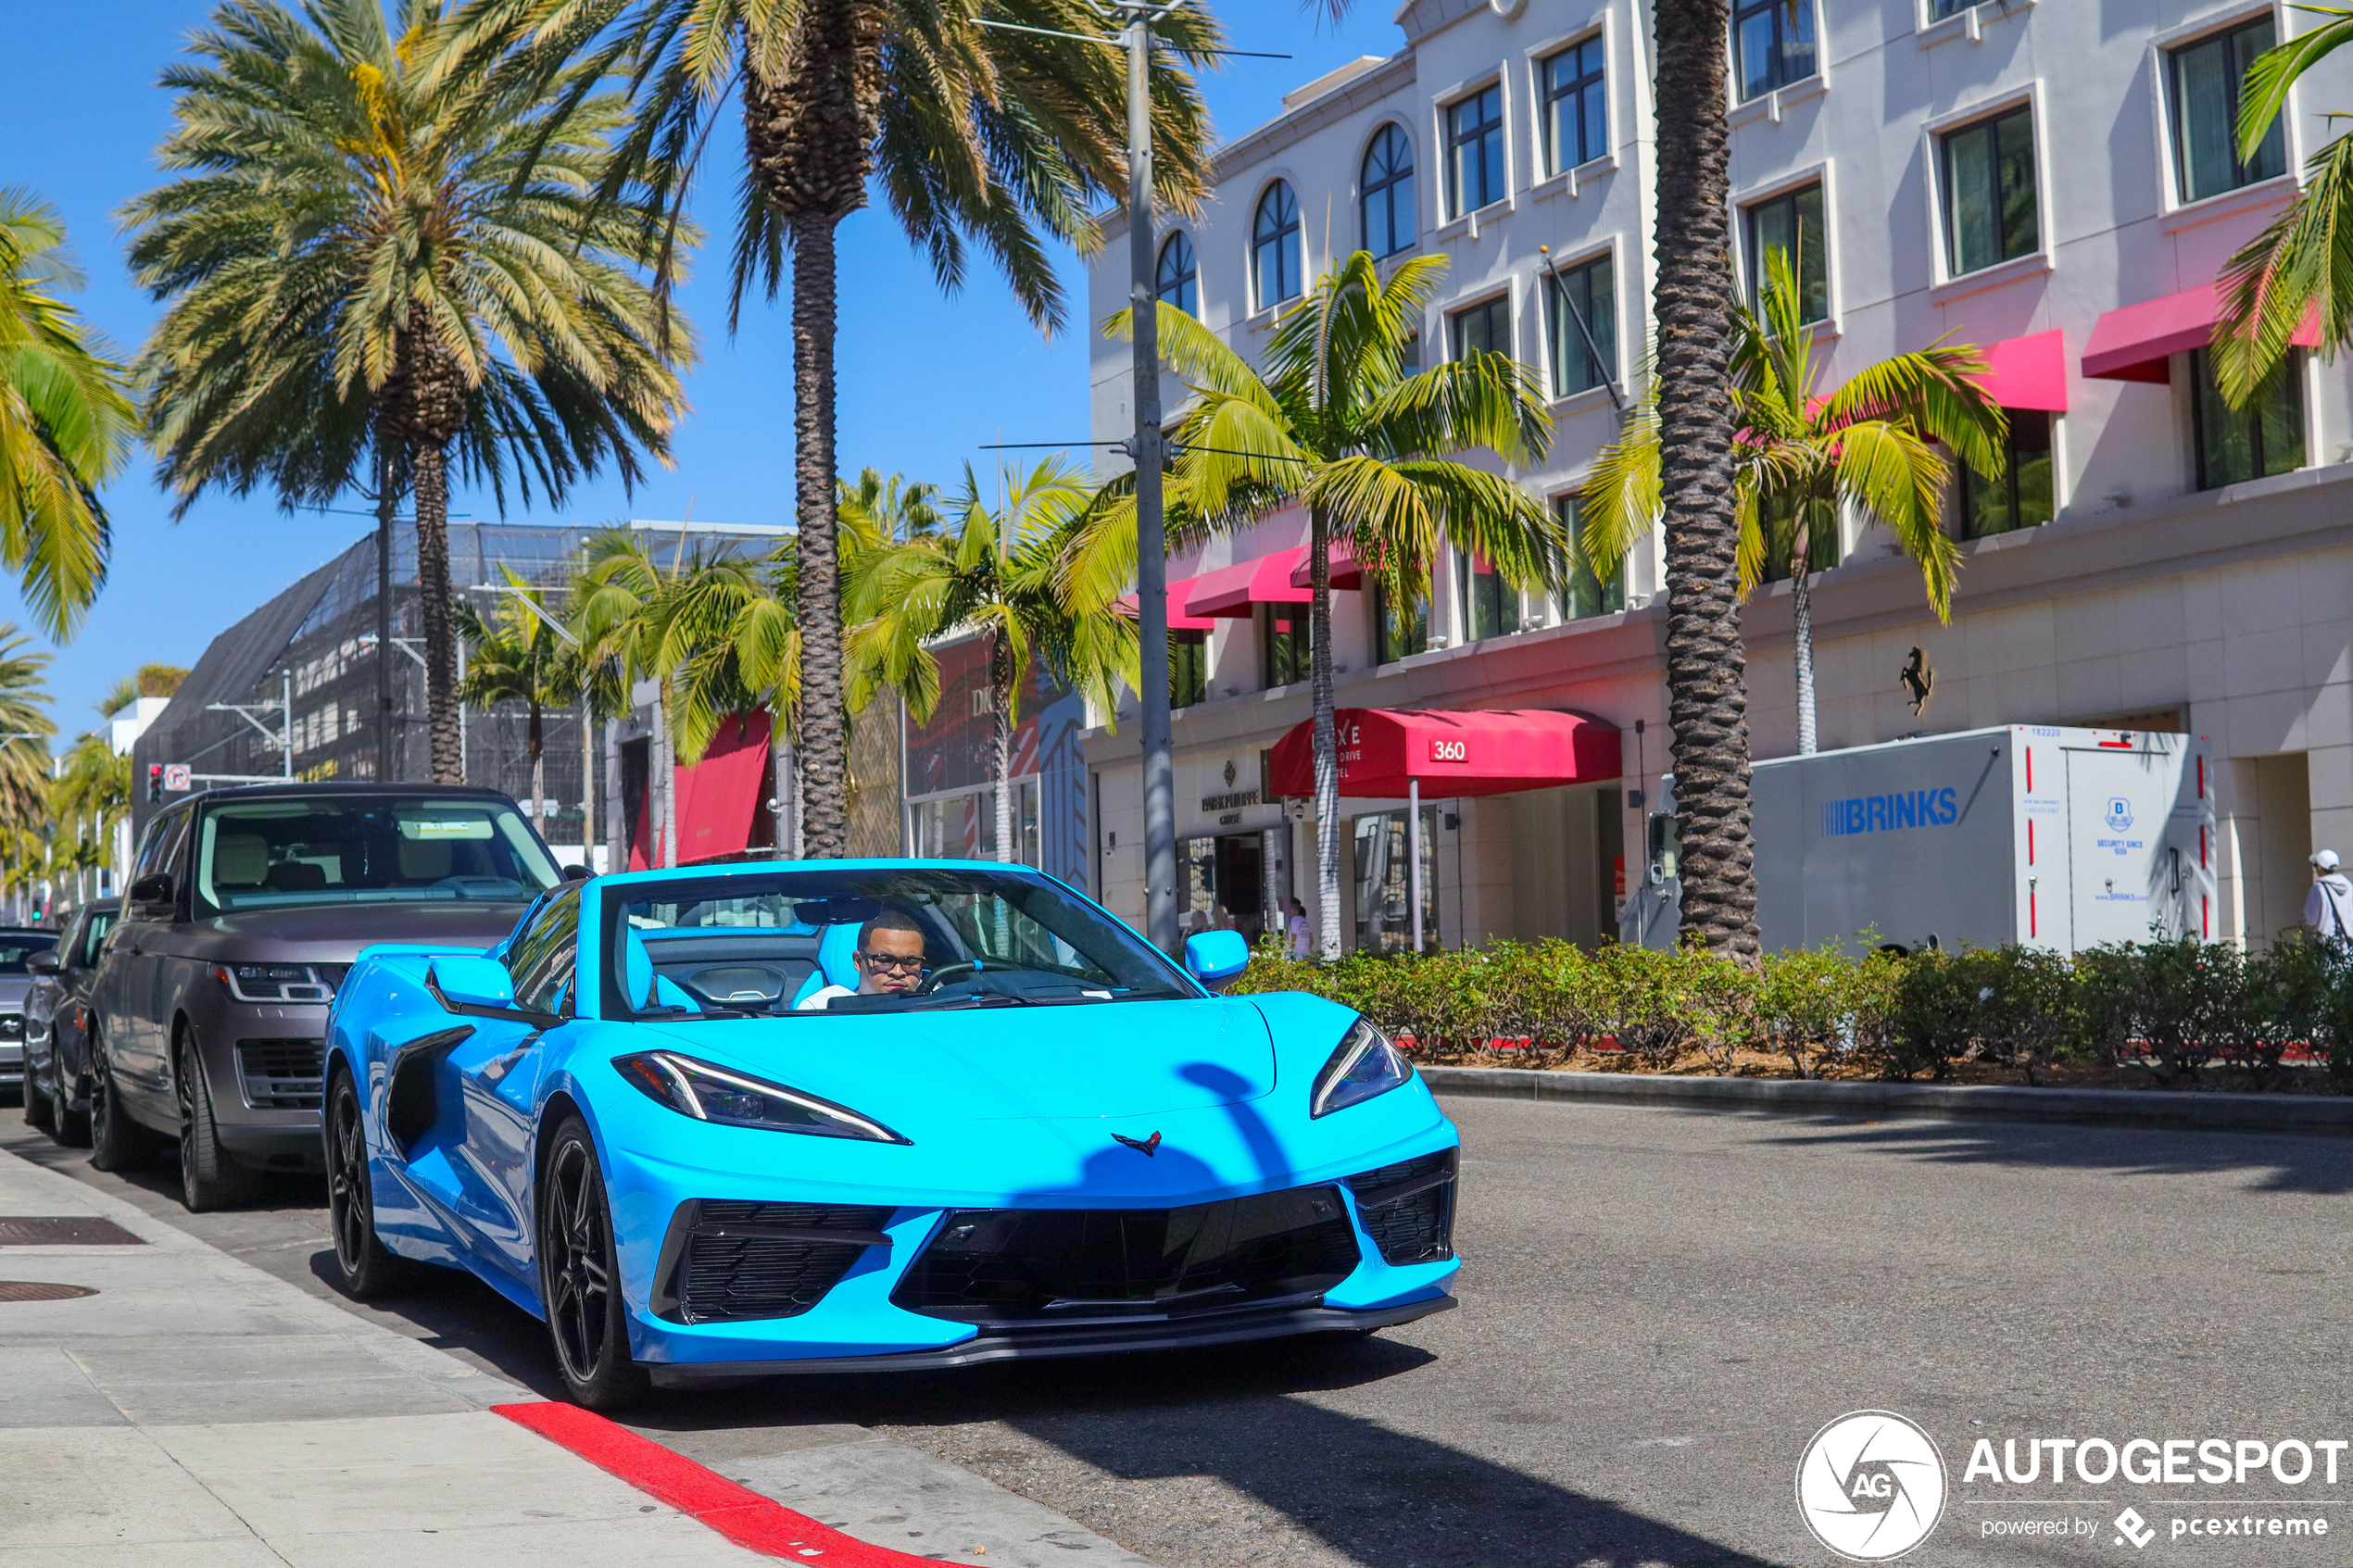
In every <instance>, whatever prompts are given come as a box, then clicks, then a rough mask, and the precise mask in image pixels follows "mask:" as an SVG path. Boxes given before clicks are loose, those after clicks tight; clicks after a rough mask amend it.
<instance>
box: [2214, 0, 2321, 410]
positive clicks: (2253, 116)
mask: <svg viewBox="0 0 2353 1568" xmlns="http://www.w3.org/2000/svg"><path fill="white" fill-rule="evenodd" d="M2296 8H2297V9H2301V10H2309V11H2314V12H2317V13H2319V14H2321V15H2323V16H2326V17H2329V18H2330V20H2328V21H2326V22H2323V23H2322V25H2321V26H2319V27H2316V28H2314V29H2313V30H2312V31H2309V32H2307V33H2302V34H2299V35H2298V36H2296V37H2294V38H2291V39H2289V40H2288V41H2287V42H2286V43H2284V44H2281V45H2279V46H2278V47H2277V48H2275V49H2271V50H2268V51H2266V52H2265V53H2264V54H2263V55H2262V56H2260V57H2259V58H2258V59H2257V60H2256V62H2255V64H2254V66H2253V68H2252V69H2249V70H2248V71H2247V73H2246V92H2245V93H2244V94H2242V95H2241V97H2240V99H2239V122H2238V127H2237V130H2238V142H2239V144H2238V148H2237V152H2238V156H2239V157H2241V158H2242V159H2244V160H2246V161H2248V162H2253V161H2254V159H2255V157H2256V155H2257V153H2258V152H2259V149H2260V148H2261V147H2262V145H2263V143H2264V141H2265V140H2266V139H2267V138H2268V137H2270V136H2271V134H2272V132H2273V130H2274V128H2275V126H2276V125H2277V122H2278V120H2279V118H2280V114H2281V112H2282V111H2283V110H2284V109H2285V108H2286V107H2287V97H2288V93H2289V90H2290V89H2292V88H2293V87H2294V86H2295V85H2296V81H2297V80H2298V79H2299V78H2300V77H2302V76H2303V75H2304V74H2305V73H2306V72H2307V71H2309V70H2310V69H2312V68H2313V67H2315V66H2317V65H2319V64H2320V63H2321V62H2322V60H2324V59H2326V58H2327V57H2328V56H2331V55H2333V54H2334V53H2335V52H2336V51H2337V50H2338V49H2340V48H2342V47H2343V46H2344V45H2345V44H2347V43H2348V42H2353V13H2347V12H2345V11H2342V10H2336V9H2332V8H2328V7H2322V6H2299V7H2296ZM2329 118H2330V119H2336V118H2338V117H2336V116H2334V115H2331V116H2330V117H2329ZM2304 172H2305V176H2306V181H2305V186H2304V189H2303V191H2302V193H2301V194H2298V195H2297V196H2296V199H2295V200H2294V201H2292V202H2290V203H2289V204H2288V206H2287V207H2286V209H2285V210H2284V211H2283V212H2282V213H2281V214H2280V215H2279V216H2278V217H2277V218H2275V219H2273V220H2271V224H2270V225H2269V226H2268V227H2267V228H2265V229H2264V231H2263V232H2261V233H2259V234H2258V235H2256V236H2255V238H2254V239H2252V240H2249V241H2248V242H2247V243H2246V245H2243V246H2241V247H2240V249H2239V253H2238V254H2237V255H2236V256H2233V257H2231V259H2230V262H2229V264H2228V265H2227V266H2225V267H2224V268H2223V269H2222V309H2221V315H2220V316H2219V317H2218V318H2217V319H2216V320H2215V323H2214V368H2215V379H2216V380H2217V381H2218V382H2219V383H2221V391H2222V395H2224V396H2225V397H2227V398H2229V399H2230V401H2231V402H2232V404H2233V406H2235V407H2240V408H2244V407H2246V405H2247V404H2248V403H2250V402H2252V401H2253V400H2254V399H2255V398H2256V396H2257V395H2259V393H2260V392H2261V391H2262V390H2263V388H2264V387H2265V386H2266V385H2267V384H2268V383H2270V382H2271V377H2272V373H2273V372H2274V371H2275V370H2277V369H2278V368H2279V363H2280V361H2281V360H2282V359H2283V358H2286V356H2287V351H2288V345H2289V343H2290V341H2291V340H2292V339H2293V338H2294V337H2295V336H2296V331H2297V329H2298V328H2300V327H2302V326H2303V325H2304V323H2305V321H2306V320H2309V319H2310V318H2311V317H2313V316H2314V315H2315V314H2317V315H2318V317H2319V319H2320V341H2321V342H2322V343H2323V344H2327V345H2331V346H2333V347H2334V346H2342V345H2345V344H2346V343H2347V342H2348V341H2353V274H2348V273H2347V270H2346V257H2347V249H2346V238H2345V236H2346V234H2347V231H2348V227H2349V226H2353V133H2348V134H2347V135H2343V136H2339V137H2337V138H2335V139H2334V141H2332V142H2330V143H2329V144H2328V145H2326V146H2325V147H2322V149H2321V150H2320V151H2319V152H2317V153H2314V154H2313V155H2312V156H2311V157H2309V158H2307V159H2305V161H2304Z"/></svg>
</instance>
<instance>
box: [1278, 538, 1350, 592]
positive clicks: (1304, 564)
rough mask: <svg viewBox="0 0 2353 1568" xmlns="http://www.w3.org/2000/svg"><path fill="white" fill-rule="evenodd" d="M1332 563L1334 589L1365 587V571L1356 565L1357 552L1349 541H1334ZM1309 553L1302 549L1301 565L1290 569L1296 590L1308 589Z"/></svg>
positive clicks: (1292, 583) (1291, 581) (1291, 583)
mask: <svg viewBox="0 0 2353 1568" xmlns="http://www.w3.org/2000/svg"><path fill="white" fill-rule="evenodd" d="M1331 562H1332V586H1333V587H1335V588H1362V587H1363V586H1364V585H1365V569H1364V568H1363V567H1361V566H1359V565H1357V564H1356V551H1355V549H1354V547H1353V546H1351V545H1350V543H1349V542H1348V541H1347V540H1345V539H1335V540H1333V541H1332V549H1331ZM1307 578H1308V560H1307V552H1306V551H1305V550H1304V549H1302V550H1301V551H1300V552H1299V564H1298V565H1297V566H1294V567H1292V568H1291V569H1290V585H1291V586H1292V587H1294V588H1304V587H1307V586H1308V582H1307Z"/></svg>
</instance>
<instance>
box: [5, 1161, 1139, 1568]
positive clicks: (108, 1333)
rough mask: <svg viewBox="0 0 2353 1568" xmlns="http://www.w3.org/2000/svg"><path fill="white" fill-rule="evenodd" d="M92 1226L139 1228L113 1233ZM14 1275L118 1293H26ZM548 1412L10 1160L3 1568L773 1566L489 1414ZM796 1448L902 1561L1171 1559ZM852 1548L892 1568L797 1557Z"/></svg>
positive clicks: (987, 1490) (968, 1484)
mask: <svg viewBox="0 0 2353 1568" xmlns="http://www.w3.org/2000/svg"><path fill="white" fill-rule="evenodd" d="M33 1216H43V1217H61V1218H62V1217H73V1218H78V1219H80V1220H82V1221H83V1222H85V1223H84V1224H83V1225H82V1226H80V1227H77V1235H78V1236H80V1237H81V1238H82V1239H80V1240H77V1241H74V1242H69V1243H66V1244H61V1245H59V1244H42V1245H18V1244H15V1243H14V1241H13V1239H12V1238H11V1233H12V1232H19V1233H20V1230H21V1227H20V1226H18V1225H12V1224H11V1222H12V1221H21V1220H22V1219H24V1218H26V1217H33ZM90 1221H99V1222H109V1223H111V1225H112V1226H117V1227H120V1232H124V1233H128V1234H129V1236H130V1237H132V1238H133V1239H132V1240H131V1241H130V1242H128V1243H124V1242H122V1241H120V1240H118V1241H116V1242H115V1243H114V1244H103V1243H98V1242H95V1241H94V1240H93V1239H92V1238H93V1237H94V1236H99V1235H103V1234H106V1227H105V1226H97V1227H92V1226H90V1225H88V1224H87V1222H90ZM118 1234H119V1233H118ZM7 1282H34V1283H40V1284H47V1285H61V1286H77V1287H80V1288H81V1289H82V1290H84V1291H94V1292H95V1294H94V1295H77V1296H75V1297H73V1298H68V1299H57V1300H23V1299H12V1298H11V1297H12V1296H14V1295H17V1294H20V1293H17V1292H11V1291H10V1290H8V1288H7ZM537 1402H539V1401H538V1400H537V1397H536V1396H535V1395H534V1394H532V1393H530V1392H529V1391H528V1390H525V1389H523V1388H521V1387H519V1386H516V1385H514V1384H512V1383H510V1382H508V1381H507V1380H506V1379H504V1378H501V1377H497V1376H495V1375H492V1374H488V1373H484V1372H482V1371H478V1370H476V1369H475V1368H473V1367H472V1366H470V1365H468V1364H467V1363H465V1362H463V1361H459V1360H458V1359H456V1358H455V1357H452V1356H449V1355H447V1354H444V1353H443V1352H442V1351H440V1350H438V1349H435V1348H433V1347H432V1346H429V1345H424V1344H422V1343H420V1342H418V1341H416V1340H413V1339H409V1338H407V1337H405V1336H401V1335H398V1334H395V1333H393V1332H392V1331H390V1330H389V1329H386V1328H384V1327H381V1326H379V1325H377V1324H375V1323H368V1322H366V1321H364V1320H362V1319H359V1318H358V1317H355V1316H353V1315H351V1314H350V1313H348V1312H346V1311H342V1310H341V1309H339V1308H337V1307H336V1306H335V1305H333V1303H332V1302H328V1301H322V1300H320V1299H318V1298H314V1297H311V1296H308V1295H306V1294H305V1293H304V1292H302V1291H301V1290H299V1289H297V1288H296V1287H295V1286H292V1285H289V1284H287V1283H286V1282H284V1281H283V1280H280V1279H277V1278H274V1277H272V1276H271V1275H270V1274H268V1273H263V1272H262V1271H260V1270H258V1269H256V1268H253V1267H251V1266H250V1265H248V1264H246V1263H244V1262H242V1261H238V1260H236V1259H233V1258H231V1257H229V1256H228V1255H227V1254H225V1253H222V1252H220V1251H218V1250H216V1249H215V1248H211V1247H208V1246H207V1245H205V1244H204V1243H203V1242H201V1241H198V1240H196V1239H195V1237H193V1236H188V1235H186V1234H185V1233H183V1232H181V1231H178V1230H176V1229H174V1228H172V1227H171V1226H170V1225H168V1224H165V1223H161V1222H159V1221H157V1220H154V1219H152V1218H149V1217H148V1216H146V1215H145V1214H144V1213H142V1212H141V1211H140V1210H137V1209H136V1208H134V1207H133V1206H132V1205H130V1204H128V1203H124V1202H122V1201H120V1200H119V1199H117V1198H113V1197H112V1196H111V1195H109V1194H107V1193H105V1192H101V1191H98V1190H97V1189H95V1188H94V1187H91V1186H89V1185H85V1184H83V1183H82V1182H78V1181H75V1180H73V1179H71V1178H70V1177H68V1176H64V1175H61V1174H58V1173H55V1172H50V1171H44V1170H42V1169H40V1168H38V1167H36V1166H34V1165H32V1164H30V1163H29V1162H27V1161H25V1160H20V1159H19V1158H18V1157H17V1156H15V1155H13V1154H9V1153H6V1152H4V1151H0V1477H5V1480H4V1481H0V1568H49V1565H51V1564H55V1565H57V1568H149V1565H153V1564H163V1565H166V1568H264V1565H267V1568H285V1565H289V1564H291V1565H295V1568H344V1565H346V1564H347V1565H350V1568H360V1565H363V1564H364V1565H367V1568H380V1565H381V1564H383V1563H384V1562H395V1561H399V1560H400V1559H398V1558H396V1557H395V1556H394V1555H393V1554H394V1553H396V1552H409V1551H413V1550H415V1549H417V1548H418V1547H420V1546H424V1547H426V1548H427V1549H430V1550H431V1551H432V1552H433V1553H434V1557H435V1558H445V1557H447V1556H453V1555H454V1556H458V1557H460V1558H465V1557H472V1558H475V1559H476V1560H479V1561H486V1562H497V1563H499V1564H501V1568H536V1565H539V1564H550V1565H560V1568H602V1565H604V1564H612V1565H615V1568H620V1565H623V1564H627V1565H628V1568H640V1565H642V1564H647V1563H659V1564H661V1565H662V1568H703V1565H706V1564H709V1565H714V1568H716V1565H722V1564H726V1565H741V1564H749V1563H758V1562H773V1561H774V1556H772V1555H770V1554H767V1553H762V1552H758V1551H753V1550H749V1549H746V1548H744V1547H741V1546H737V1545H736V1544H734V1543H733V1542H731V1541H730V1540H728V1539H727V1538H726V1537H724V1536H723V1535H721V1534H719V1533H718V1532H717V1531H716V1530H715V1529H713V1528H712V1527H711V1525H709V1524H705V1523H703V1522H702V1521H701V1520H699V1519H698V1518H696V1517H693V1516H691V1515H690V1514H689V1513H688V1512H682V1511H681V1510H680V1508H677V1507H673V1506H670V1504H669V1503H666V1502H663V1501H659V1500H656V1497H657V1496H658V1495H672V1494H666V1493H661V1492H659V1490H657V1492H656V1493H653V1494H649V1493H648V1491H647V1490H641V1489H640V1487H639V1486H633V1485H632V1484H630V1482H629V1481H624V1480H623V1479H621V1478H619V1477H618V1476H616V1475H613V1474H607V1473H606V1472H605V1471H604V1470H603V1469H599V1468H598V1466H597V1465H595V1464H592V1463H590V1462H589V1461H588V1460H586V1459H584V1458H582V1457H579V1456H578V1455H577V1454H575V1453H573V1451H571V1450H570V1449H567V1448H564V1447H560V1446H558V1444H557V1443H556V1442H554V1441H550V1440H549V1439H548V1438H547V1437H543V1436H539V1435H538V1434H537V1433H536V1432H535V1431H533V1430H530V1429H527V1428H526V1427H525V1426H524V1425H522V1424H518V1423H517V1422H515V1421H512V1420H509V1419H507V1418H505V1417H502V1416H500V1415H497V1414H494V1413H492V1408H493V1407H495V1406H501V1405H510V1406H511V1405H520V1404H527V1403H537ZM777 1438H778V1441H777V1444H776V1446H777V1447H778V1448H779V1449H784V1450H785V1451H782V1452H778V1453H776V1454H774V1455H771V1456H768V1457H763V1458H760V1459H757V1460H754V1461H738V1462H737V1463H734V1464H730V1465H729V1467H728V1468H729V1470H730V1472H731V1474H734V1475H735V1476H736V1477H737V1478H738V1479H740V1480H741V1481H743V1482H744V1483H746V1484H748V1485H749V1486H750V1488H751V1489H752V1490H753V1491H756V1492H758V1493H760V1494H762V1496H763V1497H765V1498H772V1499H777V1500H779V1501H781V1502H783V1503H784V1504H785V1505H786V1506H787V1507H798V1508H799V1509H801V1510H803V1511H806V1512H809V1513H811V1514H812V1516H813V1517H815V1518H816V1519H818V1520H821V1521H823V1522H824V1524H830V1525H834V1526H836V1527H837V1528H839V1529H841V1530H843V1531H844V1532H846V1533H847V1534H849V1535H850V1536H853V1537H859V1538H861V1539H862V1540H866V1541H871V1542H873V1543H874V1544H875V1545H876V1546H882V1547H887V1548H890V1549H894V1550H895V1552H897V1553H912V1554H913V1556H914V1557H915V1558H930V1559H935V1560H947V1561H955V1562H981V1563H990V1564H1021V1565H1028V1564H1039V1563H1047V1562H1052V1563H1055V1564H1061V1565H1065V1568H1085V1565H1088V1564H1101V1565H1112V1568H1149V1565H1148V1564H1144V1563H1143V1562H1142V1561H1141V1560H1140V1559H1139V1558H1136V1557H1134V1556H1133V1555H1131V1554H1129V1553H1128V1552H1126V1551H1125V1550H1124V1549H1121V1548H1119V1547H1118V1546H1116V1545H1114V1543H1112V1542H1110V1541H1107V1540H1104V1539H1103V1538H1101V1537H1098V1536H1093V1535H1091V1534H1089V1533H1088V1532H1086V1531H1084V1530H1081V1529H1079V1528H1078V1527H1077V1526H1076V1525H1075V1524H1072V1523H1071V1522H1070V1521H1069V1520H1067V1519H1064V1518H1063V1517H1062V1516H1061V1515H1059V1514H1056V1513H1053V1512H1051V1511H1050V1510H1047V1509H1045V1508H1043V1507H1040V1506H1039V1505H1038V1504H1036V1503H1032V1502H1030V1501H1028V1500H1027V1499H1024V1498H1020V1497H1017V1496H1015V1495H1013V1494H1012V1493H1010V1492H1006V1491H1004V1490H1002V1489H1001V1488H1000V1487H997V1486H992V1485H990V1484H989V1483H988V1482H986V1481H983V1480H981V1479H980V1478H979V1477H978V1476H975V1475H973V1474H969V1473H968V1472H965V1471H963V1470H960V1469H958V1468H956V1467H955V1466H952V1465H949V1464H946V1463H944V1462H943V1461H937V1460H934V1459H931V1458H930V1457H929V1456H927V1455H923V1454H919V1453H917V1452H916V1451H915V1450H913V1449H908V1448H906V1447H905V1446H904V1445H901V1444H898V1443H894V1442H891V1441H890V1440H888V1439H887V1438H883V1437H878V1436H875V1435H873V1434H871V1433H868V1432H866V1431H864V1430H863V1429H862V1428H857V1427H848V1428H822V1429H817V1430H814V1431H805V1432H802V1433H799V1434H796V1433H793V1432H791V1431H789V1430H784V1431H780V1432H779V1433H778V1434H777ZM811 1438H816V1439H820V1440H819V1441H817V1442H815V1443H813V1444H812V1443H810V1442H809V1439H811ZM796 1442H798V1443H799V1446H796ZM679 1462H680V1463H681V1464H685V1463H686V1461H679ZM689 1468H694V1467H691V1466H689ZM713 1479H716V1478H713ZM689 1506H691V1505H689ZM762 1506H764V1505H762ZM698 1512H700V1511H698ZM425 1537H431V1539H430V1540H429V1541H428V1540H427V1539H425ZM844 1548H846V1549H847V1554H848V1555H849V1556H854V1557H862V1558H867V1559H868V1561H876V1560H879V1559H880V1557H881V1554H872V1555H871V1556H870V1555H869V1554H867V1553H865V1552H862V1551H860V1550H858V1549H856V1548H855V1546H854V1545H852V1544H851V1543H838V1547H837V1549H836V1550H834V1551H831V1552H823V1551H812V1550H808V1549H787V1550H790V1554H791V1555H792V1556H794V1557H796V1558H799V1559H800V1560H803V1561H809V1560H814V1561H818V1562H823V1561H824V1558H825V1557H827V1556H831V1557H833V1558H834V1559H835V1560H836V1561H837V1562H840V1561H844V1560H845V1552H844V1550H843V1549H844ZM902 1561H905V1559H902Z"/></svg>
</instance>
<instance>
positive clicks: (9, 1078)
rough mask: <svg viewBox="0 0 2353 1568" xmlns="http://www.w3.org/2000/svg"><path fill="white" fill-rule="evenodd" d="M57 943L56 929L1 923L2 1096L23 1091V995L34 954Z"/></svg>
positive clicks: (0, 1086) (0, 1027) (30, 985)
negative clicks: (30, 927)
mask: <svg viewBox="0 0 2353 1568" xmlns="http://www.w3.org/2000/svg"><path fill="white" fill-rule="evenodd" d="M56 946H57V933H56V932H54V931H34V930H31V929H29V928H26V927H22V926H0V1095H22V1094H23V1093H24V998H25V993H26V992H28V991H30V990H31V989H32V972H31V970H29V969H27V968H26V967H25V965H26V963H27V962H29V961H30V960H31V958H32V955H33V954H35V953H45V952H47V951H49V949H51V948H52V947H56Z"/></svg>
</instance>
